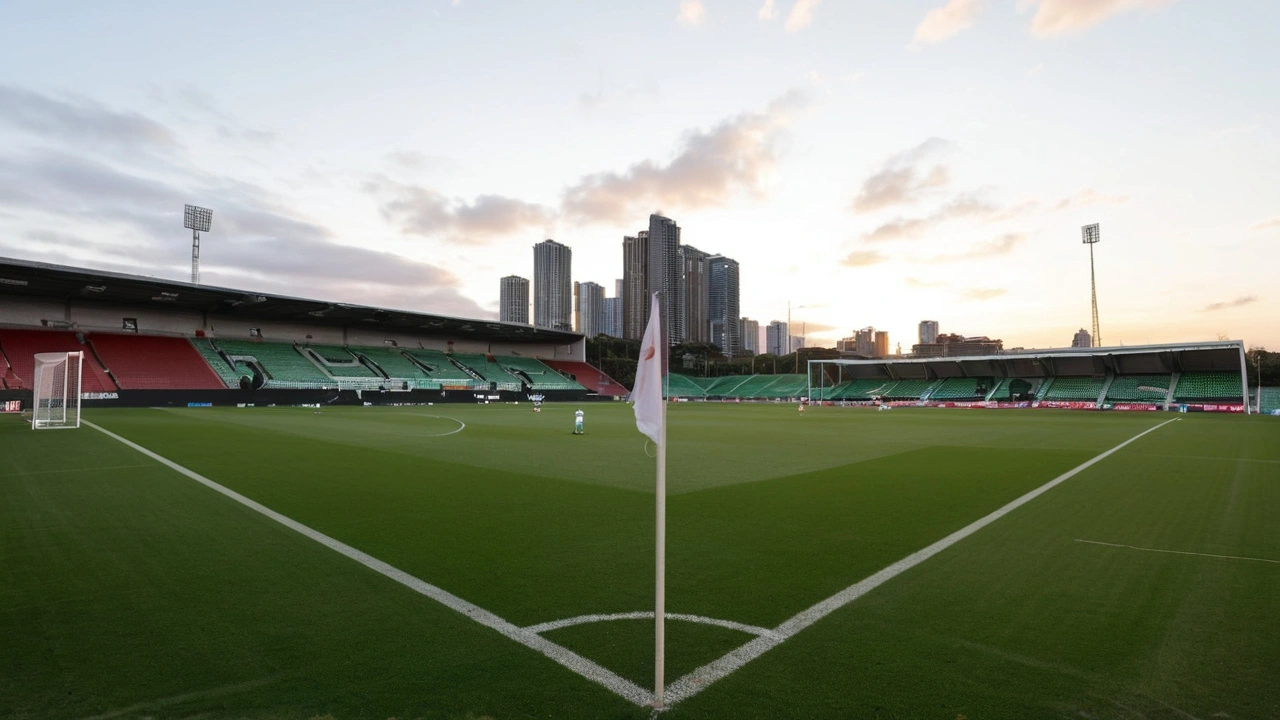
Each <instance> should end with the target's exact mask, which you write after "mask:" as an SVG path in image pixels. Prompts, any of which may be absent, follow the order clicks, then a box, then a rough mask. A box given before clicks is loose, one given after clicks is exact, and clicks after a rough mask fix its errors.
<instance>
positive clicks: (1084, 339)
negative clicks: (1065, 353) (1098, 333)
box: [1071, 328, 1093, 347]
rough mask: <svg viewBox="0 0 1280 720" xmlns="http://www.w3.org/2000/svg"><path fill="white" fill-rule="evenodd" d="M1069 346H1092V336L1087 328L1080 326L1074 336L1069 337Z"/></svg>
mask: <svg viewBox="0 0 1280 720" xmlns="http://www.w3.org/2000/svg"><path fill="white" fill-rule="evenodd" d="M1071 347H1093V336H1092V335H1090V334H1089V331H1088V330H1085V329H1084V328H1080V329H1079V330H1078V331H1077V332H1076V335H1075V337H1073V338H1071Z"/></svg>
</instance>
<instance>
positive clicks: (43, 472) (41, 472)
mask: <svg viewBox="0 0 1280 720" xmlns="http://www.w3.org/2000/svg"><path fill="white" fill-rule="evenodd" d="M145 467H152V466H151V465H109V466H107V467H90V468H65V469H62V470H31V471H26V472H24V471H22V470H15V471H14V473H13V474H14V475H52V474H54V473H73V472H98V471H99V470H127V469H129V468H145Z"/></svg>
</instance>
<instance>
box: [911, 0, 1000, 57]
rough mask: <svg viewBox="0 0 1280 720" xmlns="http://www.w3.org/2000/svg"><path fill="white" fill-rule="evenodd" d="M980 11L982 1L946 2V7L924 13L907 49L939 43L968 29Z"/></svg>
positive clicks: (959, 0) (953, 0)
mask: <svg viewBox="0 0 1280 720" xmlns="http://www.w3.org/2000/svg"><path fill="white" fill-rule="evenodd" d="M982 10H983V2H982V0H947V4H946V5H943V6H942V7H939V8H934V9H932V10H930V11H929V12H927V13H925V16H924V20H921V21H920V24H919V25H917V26H916V34H915V37H914V38H912V40H911V45H910V46H909V47H912V48H917V47H920V46H921V45H933V44H936V43H940V42H942V41H943V40H946V39H948V38H950V37H952V36H954V35H956V34H957V33H959V32H960V31H962V30H966V29H968V28H969V27H971V26H972V25H973V23H974V21H975V20H977V19H978V16H979V15H981V14H982Z"/></svg>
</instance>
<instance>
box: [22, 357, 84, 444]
mask: <svg viewBox="0 0 1280 720" xmlns="http://www.w3.org/2000/svg"><path fill="white" fill-rule="evenodd" d="M35 360H36V363H35V378H34V379H35V382H34V383H33V390H32V403H31V427H32V429H34V430H48V429H53V428H78V427H80V380H81V372H82V370H83V368H84V353H82V352H68V353H38V354H37V355H36V356H35Z"/></svg>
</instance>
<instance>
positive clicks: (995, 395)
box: [987, 378, 1044, 402]
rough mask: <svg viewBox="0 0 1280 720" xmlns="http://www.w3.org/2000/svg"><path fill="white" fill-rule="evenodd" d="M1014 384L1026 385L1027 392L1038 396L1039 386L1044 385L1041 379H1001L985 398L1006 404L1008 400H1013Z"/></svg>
mask: <svg viewBox="0 0 1280 720" xmlns="http://www.w3.org/2000/svg"><path fill="white" fill-rule="evenodd" d="M1015 382H1023V383H1026V384H1027V385H1029V386H1030V390H1029V391H1028V392H1030V393H1032V394H1038V393H1039V390H1040V386H1041V385H1042V384H1043V383H1044V379H1043V378H1003V379H1002V380H1000V382H999V383H997V384H996V386H995V388H994V389H992V391H991V394H990V395H988V396H987V399H988V400H990V401H993V402H1008V401H1010V400H1013V399H1014V398H1013V395H1014V383H1015Z"/></svg>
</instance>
